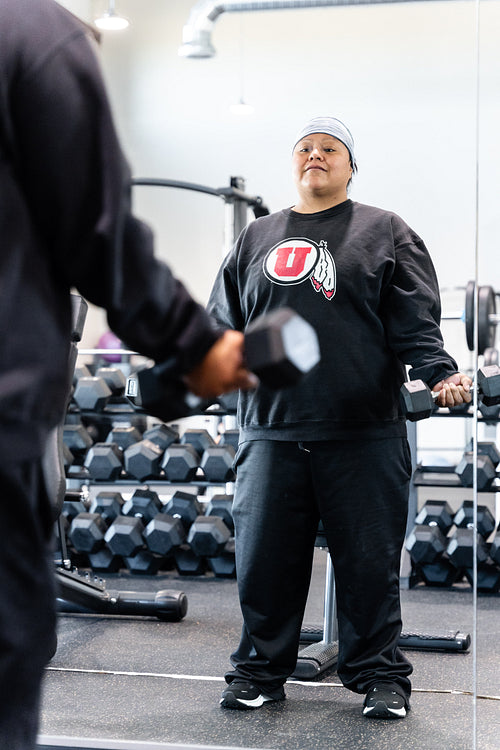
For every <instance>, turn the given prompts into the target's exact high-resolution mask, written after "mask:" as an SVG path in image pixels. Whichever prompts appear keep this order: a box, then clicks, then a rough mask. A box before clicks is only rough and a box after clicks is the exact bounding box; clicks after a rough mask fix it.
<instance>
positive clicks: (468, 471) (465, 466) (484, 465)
mask: <svg viewBox="0 0 500 750" xmlns="http://www.w3.org/2000/svg"><path fill="white" fill-rule="evenodd" d="M455 474H456V475H457V476H458V478H459V479H460V483H461V484H462V486H463V487H472V484H473V479H474V454H473V453H469V452H468V453H464V455H463V456H462V458H461V460H460V461H459V463H458V464H457V467H456V469H455ZM495 476H496V472H495V467H494V466H493V464H492V463H491V460H490V458H488V456H480V455H478V457H477V487H478V489H479V490H485V489H487V488H488V487H489V486H490V485H491V483H492V481H493V480H494V478H495Z"/></svg>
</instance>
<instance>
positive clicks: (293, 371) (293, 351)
mask: <svg viewBox="0 0 500 750" xmlns="http://www.w3.org/2000/svg"><path fill="white" fill-rule="evenodd" d="M245 357H246V361H247V365H248V368H249V369H250V370H252V372H254V373H255V374H256V375H257V376H258V377H259V378H260V379H261V380H262V382H263V383H265V385H267V386H269V387H271V388H283V387H285V386H290V385H294V384H295V383H296V382H298V380H300V378H301V377H302V376H303V375H304V374H305V373H306V372H309V370H311V369H312V368H313V367H314V366H315V365H316V364H317V363H318V362H319V360H320V352H319V345H318V339H317V336H316V332H315V330H314V328H313V327H312V326H311V325H310V324H309V323H308V322H307V321H305V320H304V319H303V318H301V317H300V316H299V315H297V313H295V312H294V311H293V310H290V309H289V308H284V307H283V308H279V309H278V310H274V311H273V312H271V313H269V314H267V315H265V316H264V317H263V318H261V319H259V320H256V321H255V322H254V323H251V324H250V325H249V326H248V328H247V329H246V331H245Z"/></svg>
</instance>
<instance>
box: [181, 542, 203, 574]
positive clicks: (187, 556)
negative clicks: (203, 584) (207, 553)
mask: <svg viewBox="0 0 500 750" xmlns="http://www.w3.org/2000/svg"><path fill="white" fill-rule="evenodd" d="M174 559H175V567H176V568H177V572H178V573H180V575H181V576H200V575H203V574H204V573H205V571H206V569H207V563H206V560H205V558H204V557H200V556H199V555H197V554H196V553H195V552H193V550H192V549H191V547H190V546H189V545H187V544H181V546H180V547H176V549H175V550H174Z"/></svg>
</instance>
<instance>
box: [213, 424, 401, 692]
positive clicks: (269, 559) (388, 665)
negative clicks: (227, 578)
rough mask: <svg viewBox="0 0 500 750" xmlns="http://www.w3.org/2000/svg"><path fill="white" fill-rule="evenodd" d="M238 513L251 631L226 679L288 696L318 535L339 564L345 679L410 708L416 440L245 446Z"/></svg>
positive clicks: (241, 577) (241, 576)
mask: <svg viewBox="0 0 500 750" xmlns="http://www.w3.org/2000/svg"><path fill="white" fill-rule="evenodd" d="M236 472H237V473H236V488H235V498H234V504H233V514H234V521H235V529H236V532H235V535H236V566H237V578H238V588H239V596H240V604H241V609H242V613H243V620H244V624H243V631H242V637H241V641H240V644H239V647H238V649H237V650H236V652H235V653H234V654H233V655H232V657H231V663H232V665H233V667H234V671H231V672H228V673H227V674H226V680H227V681H228V682H231V681H232V680H234V679H235V678H237V679H245V680H250V681H252V682H253V683H255V684H256V685H258V686H260V687H261V688H262V690H263V691H264V692H266V693H267V694H268V695H271V696H274V697H278V696H279V695H280V693H281V692H282V685H283V683H284V682H285V681H286V679H287V678H288V677H289V676H290V675H291V674H292V672H293V671H294V669H295V665H296V661H297V653H298V647H299V636H300V630H301V626H302V620H303V615H304V609H305V605H306V601H307V595H308V589H309V583H310V576H311V569H312V561H313V553H314V541H315V537H316V531H317V528H318V521H319V519H320V518H321V519H322V521H323V525H324V528H325V531H326V536H327V540H328V546H329V550H330V554H331V556H332V561H333V566H334V571H335V582H336V597H337V615H338V625H339V650H340V651H339V660H338V670H337V671H338V675H339V677H340V679H341V680H342V682H343V684H344V685H345V686H346V687H347V688H349V689H350V690H353V691H354V692H356V693H366V692H367V691H368V690H369V689H370V687H371V686H372V685H374V684H375V683H380V682H384V683H387V684H388V685H392V686H393V689H397V691H398V692H400V693H402V694H404V695H405V696H406V697H407V698H408V697H409V695H410V692H411V684H410V681H409V679H408V675H410V674H411V672H412V667H411V665H410V663H409V662H408V661H407V660H406V658H405V657H404V656H403V654H402V653H401V651H400V650H399V648H398V641H399V635H400V632H401V609H400V597H399V569H400V556H401V549H402V545H403V541H404V535H405V529H406V516H407V508H408V488H409V480H410V476H411V461H410V451H409V447H408V443H407V440H406V438H389V439H382V440H356V441H348V440H347V441H320V442H307V443H296V442H281V441H274V440H255V441H248V442H245V443H242V444H241V445H240V447H239V450H238V453H237V455H236Z"/></svg>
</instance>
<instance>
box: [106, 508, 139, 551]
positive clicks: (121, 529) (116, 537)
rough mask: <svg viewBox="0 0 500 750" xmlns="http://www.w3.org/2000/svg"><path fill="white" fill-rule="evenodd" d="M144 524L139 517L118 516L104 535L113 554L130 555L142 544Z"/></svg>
mask: <svg viewBox="0 0 500 750" xmlns="http://www.w3.org/2000/svg"><path fill="white" fill-rule="evenodd" d="M143 531H144V524H143V523H142V521H141V520H140V518H134V517H131V516H118V517H117V518H115V520H114V521H113V523H112V524H111V526H110V527H109V529H108V530H107V531H106V534H105V535H104V541H105V542H106V544H107V546H108V548H109V549H110V550H111V552H112V553H113V554H114V555H120V556H121V557H132V556H133V555H135V554H136V553H137V552H138V551H139V550H140V549H141V548H142V547H143V546H144V542H143V538H142V532H143Z"/></svg>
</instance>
